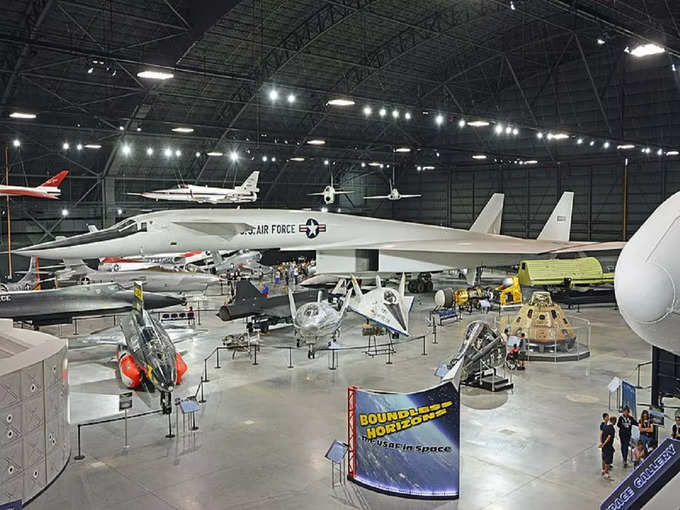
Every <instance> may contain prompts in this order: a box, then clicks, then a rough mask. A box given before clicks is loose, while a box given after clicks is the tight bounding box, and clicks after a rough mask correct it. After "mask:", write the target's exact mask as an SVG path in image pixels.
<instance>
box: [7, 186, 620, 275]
mask: <svg viewBox="0 0 680 510" xmlns="http://www.w3.org/2000/svg"><path fill="white" fill-rule="evenodd" d="M572 202H573V193H571V192H565V193H564V194H563V195H562V198H561V199H560V201H559V202H558V204H557V207H556V208H555V210H554V211H553V212H552V214H551V215H550V218H549V219H548V221H547V223H546V224H545V226H544V227H543V230H542V231H541V233H540V234H539V236H538V238H537V239H521V238H517V237H511V236H506V235H499V234H496V233H489V231H488V230H487V231H470V230H464V229H458V228H448V227H439V226H434V225H423V224H418V223H407V222H403V221H394V220H385V219H379V218H366V217H361V216H350V215H345V214H336V213H328V212H326V213H324V212H313V211H293V210H272V209H247V210H233V209H232V210H229V209H184V210H168V211H158V212H151V213H146V214H140V215H138V216H134V217H132V218H128V219H126V220H124V221H122V222H120V223H117V224H115V225H113V226H111V227H109V228H106V229H103V230H100V231H98V232H89V233H85V234H79V235H76V236H72V237H69V238H65V239H58V240H54V241H48V242H44V243H40V244H36V245H33V246H29V247H26V248H21V249H18V250H16V251H15V253H19V254H21V255H24V256H40V257H45V258H52V259H63V258H76V257H78V258H80V257H83V258H98V257H102V256H122V255H136V254H139V253H164V252H168V251H190V250H198V249H209V250H218V249H229V250H242V249H274V248H280V249H282V250H294V251H298V250H315V251H316V261H317V272H318V273H353V272H364V271H375V272H386V273H401V272H411V273H413V272H433V271H442V270H447V269H454V268H473V271H474V268H477V267H481V266H502V265H512V264H517V263H519V261H520V260H522V259H524V258H532V257H546V256H551V255H554V254H559V253H566V252H582V251H596V250H612V249H620V248H621V246H622V244H623V243H620V242H610V243H597V242H577V241H569V235H570V232H571V212H572ZM485 221H486V219H485Z"/></svg>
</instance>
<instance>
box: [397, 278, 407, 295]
mask: <svg viewBox="0 0 680 510" xmlns="http://www.w3.org/2000/svg"><path fill="white" fill-rule="evenodd" d="M405 294H406V273H401V280H400V281H399V295H400V296H401V297H404V295H405Z"/></svg>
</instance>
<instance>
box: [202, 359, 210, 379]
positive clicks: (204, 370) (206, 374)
mask: <svg viewBox="0 0 680 510" xmlns="http://www.w3.org/2000/svg"><path fill="white" fill-rule="evenodd" d="M209 357H210V356H208V358H209ZM208 358H205V359H204V360H203V380H204V381H205V382H208Z"/></svg>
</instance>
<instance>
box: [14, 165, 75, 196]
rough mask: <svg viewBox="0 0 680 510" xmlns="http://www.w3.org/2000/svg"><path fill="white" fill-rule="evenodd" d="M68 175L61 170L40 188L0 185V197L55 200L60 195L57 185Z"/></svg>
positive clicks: (65, 171) (66, 171)
mask: <svg viewBox="0 0 680 510" xmlns="http://www.w3.org/2000/svg"><path fill="white" fill-rule="evenodd" d="M67 175H68V170H62V171H61V172H59V173H58V174H57V175H55V176H54V177H50V178H49V179H47V180H46V181H45V182H43V183H42V184H41V185H40V186H37V187H34V188H33V187H30V186H8V185H6V184H0V196H23V197H35V198H50V199H52V200H56V199H57V198H59V195H61V190H60V189H59V185H60V184H61V181H63V180H64V179H65V178H66V176H67Z"/></svg>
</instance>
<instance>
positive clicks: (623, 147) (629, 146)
mask: <svg viewBox="0 0 680 510" xmlns="http://www.w3.org/2000/svg"><path fill="white" fill-rule="evenodd" d="M616 148H617V149H618V150H620V151H627V150H630V149H634V148H635V145H633V144H632V143H625V144H623V145H617V146H616Z"/></svg>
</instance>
